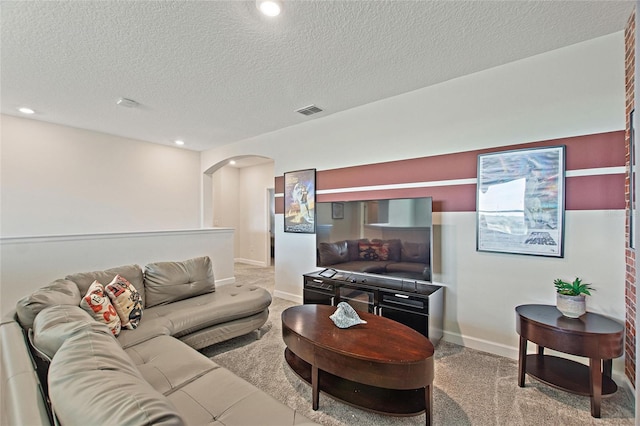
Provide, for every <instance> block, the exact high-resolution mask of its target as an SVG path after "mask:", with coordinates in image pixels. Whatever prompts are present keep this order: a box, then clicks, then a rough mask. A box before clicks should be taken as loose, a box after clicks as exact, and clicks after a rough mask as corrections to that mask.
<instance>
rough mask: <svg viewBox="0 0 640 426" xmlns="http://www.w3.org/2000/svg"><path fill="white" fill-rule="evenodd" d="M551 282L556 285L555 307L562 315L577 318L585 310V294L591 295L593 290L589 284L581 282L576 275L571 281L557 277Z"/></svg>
mask: <svg viewBox="0 0 640 426" xmlns="http://www.w3.org/2000/svg"><path fill="white" fill-rule="evenodd" d="M553 284H554V285H555V286H556V307H557V308H558V310H559V311H560V312H562V315H564V316H565V317H569V318H578V317H579V316H581V315H583V314H584V313H585V312H587V303H586V300H585V296H591V291H592V290H594V291H595V289H594V288H593V287H592V286H591V284H587V283H583V282H582V280H581V279H580V278H577V277H576V279H575V280H573V282H571V283H570V282H566V281H562V280H561V279H560V278H557V279H556V280H554V281H553Z"/></svg>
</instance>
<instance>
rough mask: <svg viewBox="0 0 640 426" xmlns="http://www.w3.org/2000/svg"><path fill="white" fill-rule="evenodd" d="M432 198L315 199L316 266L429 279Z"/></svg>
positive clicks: (405, 277) (413, 278) (430, 267)
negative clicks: (323, 200) (317, 201)
mask: <svg viewBox="0 0 640 426" xmlns="http://www.w3.org/2000/svg"><path fill="white" fill-rule="evenodd" d="M432 245H433V233H432V199H431V197H422V198H395V199H386V200H366V201H343V202H319V203H316V249H317V250H316V254H317V256H316V257H317V261H316V266H318V267H322V268H331V269H335V270H339V271H348V272H362V273H369V274H381V275H388V276H394V277H398V278H403V279H412V280H421V281H427V282H431V281H432V264H433V254H432Z"/></svg>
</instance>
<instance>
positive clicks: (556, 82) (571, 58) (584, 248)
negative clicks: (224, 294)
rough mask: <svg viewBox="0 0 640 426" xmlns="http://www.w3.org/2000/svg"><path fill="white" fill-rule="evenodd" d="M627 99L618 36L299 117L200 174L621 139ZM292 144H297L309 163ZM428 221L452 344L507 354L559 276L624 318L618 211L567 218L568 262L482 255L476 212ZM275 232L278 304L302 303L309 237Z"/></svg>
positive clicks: (209, 159) (594, 305)
mask: <svg viewBox="0 0 640 426" xmlns="http://www.w3.org/2000/svg"><path fill="white" fill-rule="evenodd" d="M624 99H625V97H624V40H623V34H622V32H619V33H615V34H612V35H608V36H605V37H601V38H598V39H594V40H591V41H587V42H584V43H580V44H576V45H573V46H569V47H566V48H563V49H559V50H556V51H552V52H549V53H545V54H542V55H538V56H534V57H531V58H527V59H524V60H521V61H517V62H513V63H510V64H507V65H504V66H501V67H497V68H493V69H490V70H486V71H483V72H479V73H476V74H472V75H468V76H465V77H461V78H458V79H454V80H451V81H448V82H445V83H442V84H439V85H437V86H432V87H428V88H424V89H421V90H417V91H414V92H410V93H407V94H404V95H400V96H396V97H394V98H389V99H386V100H382V101H379V102H374V103H371V104H368V105H365V106H362V107H359V108H354V109H352V110H349V111H345V112H341V113H336V114H331V115H326V116H324V117H323V116H318V117H313V118H301V120H304V122H303V124H300V125H297V126H292V127H289V128H286V129H282V130H280V131H277V132H272V133H269V134H266V135H262V136H259V137H256V138H252V139H248V140H245V141H242V142H240V143H236V144H232V145H228V146H225V147H221V148H219V149H216V150H211V151H206V152H204V153H203V155H202V161H201V167H202V170H203V171H204V170H206V169H207V168H209V167H211V166H212V165H213V164H216V163H217V162H218V161H221V160H222V159H224V158H231V157H233V156H236V155H243V154H254V155H262V156H266V157H270V158H273V159H274V160H275V174H276V175H279V176H281V175H282V174H283V173H284V172H286V171H291V170H300V169H306V168H316V169H318V170H323V169H332V168H338V167H346V166H353V165H358V164H369V163H378V162H384V161H391V160H397V159H405V158H413V157H422V156H429V155H436V154H444V153H451V152H460V151H467V150H474V149H481V148H487V147H495V146H504V145H511V144H517V143H524V142H533V141H539V140H547V139H554V138H560V137H568V136H576V135H583V134H592V133H600V132H607V131H613V130H621V129H624V126H625V112H624ZM292 146H303V147H304V155H300V150H299V149H291V147H292ZM372 147H375V149H372ZM435 216H436V215H434V222H435V221H439V224H440V225H441V228H440V230H438V229H437V228H435V229H434V240H436V239H437V238H440V241H439V242H437V241H436V242H435V244H438V243H439V244H440V245H441V248H440V252H438V251H435V252H434V262H435V265H434V266H435V267H436V271H435V272H436V274H435V279H436V281H439V282H441V283H442V284H443V285H445V286H447V287H449V289H448V290H447V292H446V294H445V298H446V308H445V318H446V320H445V333H446V334H445V336H446V338H447V339H449V340H453V341H461V342H464V343H465V344H468V345H469V346H471V347H477V348H480V349H483V350H488V351H491V352H494V353H500V354H504V355H507V356H514V354H515V353H516V349H517V335H516V333H515V325H514V324H515V313H514V308H515V306H517V305H518V304H522V303H536V302H545V303H553V297H554V292H553V291H554V290H553V279H554V278H555V277H558V276H566V277H568V278H570V277H572V276H574V275H577V274H579V275H580V276H581V277H583V278H584V279H586V280H588V281H590V282H593V284H594V285H595V286H596V287H597V288H598V291H597V292H596V293H595V295H594V296H593V297H592V298H591V299H590V302H589V303H590V305H589V306H590V308H591V309H592V310H594V311H600V312H605V313H607V314H610V315H612V316H614V317H616V318H619V319H623V318H624V269H625V267H624V236H623V234H624V212H622V211H589V212H567V216H566V220H567V223H566V230H565V244H566V253H565V257H564V259H553V258H539V257H534V256H518V255H512V256H507V255H501V254H492V253H477V252H476V251H475V221H474V217H475V216H474V213H455V212H453V213H443V214H441V215H438V217H435ZM276 229H277V233H276V294H277V295H279V296H284V297H289V298H291V299H294V300H301V294H302V274H303V273H305V272H308V271H312V270H314V269H315V236H314V235H312V234H292V233H284V232H283V225H282V215H278V217H277V218H276ZM438 232H439V235H438ZM436 250H437V245H436ZM438 264H439V268H440V269H439V270H438V269H437V267H438ZM618 368H619V367H618Z"/></svg>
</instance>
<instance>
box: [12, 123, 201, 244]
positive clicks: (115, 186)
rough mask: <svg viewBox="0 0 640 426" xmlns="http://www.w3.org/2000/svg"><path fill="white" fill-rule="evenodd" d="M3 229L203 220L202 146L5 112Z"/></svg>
mask: <svg viewBox="0 0 640 426" xmlns="http://www.w3.org/2000/svg"><path fill="white" fill-rule="evenodd" d="M1 119H2V130H1V135H2V138H1V146H0V148H1V152H2V158H1V160H0V182H1V184H2V193H1V195H0V200H1V207H2V215H1V216H2V217H1V222H0V225H1V229H0V231H1V233H2V236H4V237H6V236H32V235H51V234H81V233H87V232H125V231H142V230H166V229H185V228H197V227H200V210H201V207H200V195H201V193H200V180H201V173H200V154H199V153H198V152H194V151H189V150H185V149H179V148H173V147H168V146H162V145H158V144H152V143H148V142H142V141H137V140H131V139H125V138H121V137H118V136H112V135H107V134H103V133H98V132H92V131H87V130H81V129H76V128H72V127H67V126H61V125H57V124H51V123H46V122H42V121H37V120H30V119H25V118H18V117H13V116H8V115H2V116H1Z"/></svg>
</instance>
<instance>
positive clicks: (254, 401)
mask: <svg viewBox="0 0 640 426" xmlns="http://www.w3.org/2000/svg"><path fill="white" fill-rule="evenodd" d="M212 389H224V391H223V392H215V397H214V396H213V395H212V391H211V390H212ZM168 398H169V400H171V402H173V403H174V405H175V406H176V407H177V408H178V410H179V411H180V412H181V413H184V415H185V420H186V421H187V423H189V424H197V425H204V424H210V423H213V422H214V421H215V420H217V421H219V422H220V423H221V424H223V425H261V426H284V425H296V424H313V423H311V422H310V421H309V420H308V419H306V418H305V417H304V416H302V415H300V414H297V413H296V412H295V410H293V409H291V408H289V407H287V406H286V405H284V404H282V403H280V402H279V401H277V400H276V399H274V398H273V397H271V396H269V395H267V394H266V393H264V392H262V391H260V390H258V388H256V387H255V386H253V385H251V384H250V383H248V382H247V381H245V380H243V379H241V378H240V377H238V376H236V375H234V374H232V373H231V372H229V371H228V370H226V369H224V368H219V369H216V370H213V371H210V372H209V373H207V374H205V375H203V376H202V377H199V378H198V379H197V380H194V381H193V382H191V383H189V384H187V385H186V386H183V387H182V388H181V389H179V390H178V391H176V392H173V393H172V394H170V395H169V396H168Z"/></svg>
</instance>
